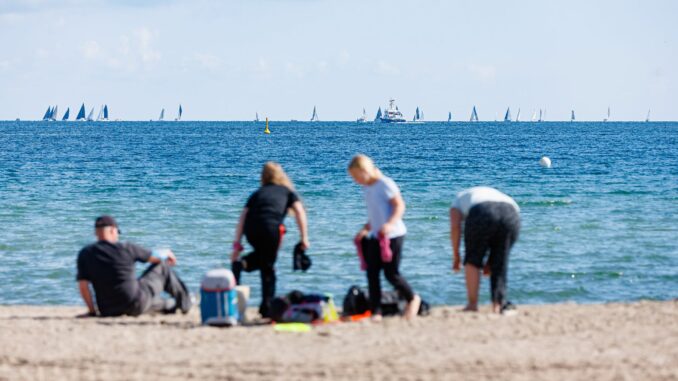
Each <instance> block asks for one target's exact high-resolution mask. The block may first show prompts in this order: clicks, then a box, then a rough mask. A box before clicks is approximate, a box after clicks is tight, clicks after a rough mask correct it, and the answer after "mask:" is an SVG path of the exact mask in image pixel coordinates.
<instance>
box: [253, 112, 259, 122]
mask: <svg viewBox="0 0 678 381" xmlns="http://www.w3.org/2000/svg"><path fill="white" fill-rule="evenodd" d="M254 121H255V122H258V121H259V113H258V112H255V113H254Z"/></svg>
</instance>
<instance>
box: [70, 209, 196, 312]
mask: <svg viewBox="0 0 678 381" xmlns="http://www.w3.org/2000/svg"><path fill="white" fill-rule="evenodd" d="M94 229H95V235H96V237H97V239H98V240H97V242H95V243H93V244H91V245H88V246H86V247H84V248H83V249H82V250H81V251H80V253H79V254H78V263H77V266H78V274H77V277H76V278H77V281H78V286H79V288H80V295H81V296H82V299H83V300H84V301H85V304H86V305H87V309H88V313H87V314H86V315H89V316H96V315H97V311H96V309H95V307H94V301H93V298H92V294H91V292H90V287H89V286H90V284H91V285H92V286H93V288H94V294H95V296H96V304H97V307H98V309H99V314H100V315H101V316H120V315H130V316H138V315H141V314H143V313H146V312H151V311H153V312H165V313H173V312H176V309H177V308H178V309H181V311H182V312H183V313H187V312H188V311H189V309H190V308H191V298H190V295H189V293H188V289H187V288H186V286H185V285H184V283H183V282H182V281H181V279H179V277H178V276H177V275H176V274H175V273H174V271H172V269H171V266H174V265H175V264H176V262H177V259H176V257H175V256H174V253H172V251H170V250H158V251H151V250H148V249H145V248H143V247H141V246H137V245H135V244H133V243H129V242H124V243H122V242H119V241H118V238H119V234H120V230H119V229H118V224H117V222H116V221H115V219H114V218H113V217H111V216H101V217H99V218H97V219H96V222H95V223H94ZM136 262H148V263H151V266H149V267H148V269H146V271H145V272H144V273H143V275H141V277H139V279H137V278H136V271H135V263H136ZM163 291H165V292H167V293H169V294H170V296H172V297H173V298H174V300H175V303H174V305H173V306H171V307H166V304H165V300H164V299H163V298H162V297H161V294H162V292H163Z"/></svg>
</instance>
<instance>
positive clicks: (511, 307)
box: [500, 301, 518, 316]
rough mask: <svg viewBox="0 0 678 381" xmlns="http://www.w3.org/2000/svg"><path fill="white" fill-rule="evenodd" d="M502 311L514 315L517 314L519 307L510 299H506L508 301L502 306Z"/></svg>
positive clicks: (504, 313)
mask: <svg viewBox="0 0 678 381" xmlns="http://www.w3.org/2000/svg"><path fill="white" fill-rule="evenodd" d="M500 313H501V314H502V315H506V316H512V315H515V314H517V313H518V311H517V308H516V306H515V304H513V303H511V302H509V301H506V303H504V305H503V306H501V311H500Z"/></svg>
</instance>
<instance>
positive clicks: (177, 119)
mask: <svg viewBox="0 0 678 381" xmlns="http://www.w3.org/2000/svg"><path fill="white" fill-rule="evenodd" d="M183 113H184V110H183V109H182V108H181V105H179V113H178V114H177V117H176V118H174V121H175V122H178V121H180V120H181V114H183Z"/></svg>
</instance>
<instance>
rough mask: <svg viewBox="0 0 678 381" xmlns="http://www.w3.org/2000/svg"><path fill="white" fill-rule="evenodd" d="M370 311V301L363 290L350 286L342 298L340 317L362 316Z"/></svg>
mask: <svg viewBox="0 0 678 381" xmlns="http://www.w3.org/2000/svg"><path fill="white" fill-rule="evenodd" d="M369 309H370V300H369V296H368V294H367V291H365V289H362V288H360V287H358V286H351V287H350V288H349V289H348V292H347V293H346V296H345V297H344V303H343V309H342V311H341V316H353V315H362V314H364V313H365V312H367V311H368V310H369Z"/></svg>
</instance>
